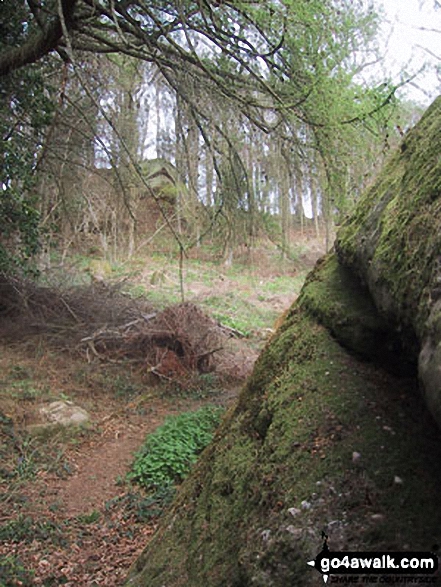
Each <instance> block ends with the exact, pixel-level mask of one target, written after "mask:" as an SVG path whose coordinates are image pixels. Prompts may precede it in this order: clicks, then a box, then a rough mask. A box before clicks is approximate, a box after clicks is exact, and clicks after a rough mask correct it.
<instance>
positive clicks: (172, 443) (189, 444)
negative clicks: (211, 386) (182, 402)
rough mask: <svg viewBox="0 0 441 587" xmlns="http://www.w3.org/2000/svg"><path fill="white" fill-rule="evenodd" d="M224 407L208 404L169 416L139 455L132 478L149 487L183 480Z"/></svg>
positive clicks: (144, 445) (211, 434)
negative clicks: (192, 410)
mask: <svg viewBox="0 0 441 587" xmlns="http://www.w3.org/2000/svg"><path fill="white" fill-rule="evenodd" d="M223 411H224V410H223V408H216V407H213V406H206V407H203V408H200V409H199V410H197V411H195V412H185V413H183V414H179V415H178V416H170V417H168V418H167V419H166V420H165V422H164V424H163V425H162V426H160V427H159V428H158V429H157V430H156V431H155V432H153V434H150V435H149V436H148V437H147V439H146V441H145V442H144V444H143V446H142V447H141V449H140V450H139V452H138V453H137V455H136V458H135V461H134V463H133V465H132V471H131V473H129V478H130V479H132V480H134V481H135V482H136V483H138V484H140V485H142V486H143V487H145V488H147V489H159V488H164V487H167V486H171V485H174V484H176V483H180V482H181V481H182V480H183V479H184V478H185V477H186V476H187V474H188V472H189V471H190V468H191V466H192V464H193V463H195V461H196V460H197V457H198V455H199V453H200V452H201V451H202V450H203V449H204V448H205V447H206V446H207V445H208V444H209V443H210V442H211V440H212V438H213V433H214V430H215V429H216V428H217V426H218V425H219V422H220V419H221V417H222V414H223Z"/></svg>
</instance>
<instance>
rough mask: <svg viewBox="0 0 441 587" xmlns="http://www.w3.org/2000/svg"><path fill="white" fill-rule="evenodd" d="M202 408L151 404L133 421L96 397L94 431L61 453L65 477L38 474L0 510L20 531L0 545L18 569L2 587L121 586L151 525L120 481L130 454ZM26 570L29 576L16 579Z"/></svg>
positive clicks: (224, 398) (132, 411)
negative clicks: (170, 421)
mask: <svg viewBox="0 0 441 587" xmlns="http://www.w3.org/2000/svg"><path fill="white" fill-rule="evenodd" d="M236 394H237V390H226V391H225V392H223V393H221V394H220V395H219V396H217V397H216V402H217V403H220V404H224V405H225V404H226V405H228V404H229V403H231V402H232V401H234V399H235V396H236ZM207 401H208V400H201V399H176V401H174V402H173V401H170V399H161V398H152V399H150V400H149V401H148V403H147V404H146V405H145V406H144V407H143V410H141V411H144V412H145V413H144V414H139V413H137V408H139V406H134V405H131V404H130V403H129V404H127V405H125V406H124V409H119V410H117V411H115V410H110V409H109V407H110V406H109V405H106V398H105V397H99V396H98V397H96V398H95V404H96V415H95V418H94V428H95V431H94V432H93V433H92V434H91V435H88V436H86V438H85V439H84V440H83V441H82V442H80V443H79V444H78V445H74V446H72V447H71V448H67V449H66V452H65V454H64V461H65V468H66V469H67V471H68V474H66V475H65V476H64V477H63V478H61V477H60V474H59V472H58V473H57V472H54V471H45V470H42V471H39V472H38V473H37V475H36V476H35V477H34V478H33V479H32V480H31V481H30V482H29V483H26V484H23V486H22V487H21V490H20V494H19V495H18V498H19V499H18V502H21V503H17V505H16V507H15V508H14V507H13V506H12V504H11V510H10V512H8V511H7V510H6V508H5V509H4V510H3V511H0V516H1V517H2V520H5V519H6V520H7V519H10V520H11V522H12V523H14V520H16V521H18V524H20V526H21V530H20V529H19V528H17V529H15V530H14V533H13V534H11V540H10V541H8V540H5V541H3V543H0V563H1V561H2V557H3V560H9V561H14V564H15V565H16V566H15V567H14V568H13V569H11V570H10V575H9V577H8V578H6V579H5V577H4V575H2V572H3V571H2V569H1V566H0V585H1V586H2V587H5V586H6V587H9V586H11V587H12V586H13V585H14V586H17V585H24V586H27V585H29V586H30V585H67V586H68V587H90V586H91V585H105V586H110V587H116V586H118V585H122V584H123V582H124V578H125V576H126V574H127V571H128V568H129V566H130V565H131V564H132V563H133V562H134V560H135V559H136V558H137V556H138V555H139V554H140V552H141V551H142V550H143V549H144V547H145V545H146V544H147V542H148V540H149V538H150V536H151V535H152V534H153V533H154V531H155V528H156V520H157V517H156V516H152V517H151V519H150V518H149V514H148V513H147V515H146V511H147V510H146V511H144V510H143V507H144V506H143V496H142V493H140V492H138V491H137V489H136V488H130V487H129V486H127V484H126V483H125V481H124V479H125V476H126V474H127V472H128V471H129V469H130V465H131V463H132V461H133V457H134V453H135V452H136V450H137V449H138V448H139V447H140V446H141V445H142V443H143V441H144V439H145V437H146V435H147V434H148V433H151V432H153V431H154V430H155V429H156V428H157V427H158V426H159V425H160V424H162V423H163V421H164V420H165V418H166V417H167V415H170V414H175V413H178V412H182V411H186V410H190V409H196V408H197V407H199V406H200V405H201V404H202V403H206V402H207ZM111 407H112V408H114V407H115V406H111ZM120 408H121V407H120ZM0 488H1V486H0ZM18 512H20V513H18ZM17 514H18V517H17ZM14 528H15V526H14ZM20 532H21V534H22V539H21V540H20V539H17V534H18V533H20ZM25 568H26V569H32V572H28V573H25V572H24V571H23V574H22V575H21V569H25Z"/></svg>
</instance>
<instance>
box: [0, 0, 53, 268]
mask: <svg viewBox="0 0 441 587" xmlns="http://www.w3.org/2000/svg"><path fill="white" fill-rule="evenodd" d="M1 10H2V17H3V18H2V23H1V25H0V52H1V50H2V49H3V48H5V47H10V46H14V45H19V44H20V42H21V41H22V40H23V38H24V37H25V36H26V33H27V32H28V31H29V28H30V27H32V24H31V23H28V26H25V25H24V20H25V18H26V14H25V12H24V3H18V4H17V3H16V2H2V4H1ZM49 70H50V67H49V66H48V65H47V63H45V64H40V65H38V66H28V67H25V68H22V69H20V70H18V71H15V72H13V73H11V74H9V75H8V76H4V77H2V78H1V80H0V235H1V237H0V271H8V270H9V271H11V270H13V269H14V268H16V267H17V265H20V264H23V262H25V261H26V260H28V259H29V258H30V257H31V256H32V255H33V254H34V253H35V252H36V251H37V249H38V233H39V214H38V201H37V200H36V198H35V196H34V195H33V194H32V188H33V187H34V185H35V174H34V171H35V165H36V162H37V160H38V154H39V151H40V150H41V147H42V141H43V136H44V130H45V129H46V127H47V125H48V124H49V123H50V121H51V118H52V115H53V111H54V103H53V96H52V90H51V88H50V87H49V85H48V83H47V77H48V74H49V73H50V71H49Z"/></svg>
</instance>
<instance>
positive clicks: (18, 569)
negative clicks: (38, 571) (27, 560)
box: [0, 556, 34, 587]
mask: <svg viewBox="0 0 441 587" xmlns="http://www.w3.org/2000/svg"><path fill="white" fill-rule="evenodd" d="M33 576H34V572H33V571H30V570H29V569H27V568H26V567H25V566H24V564H23V562H22V561H21V560H20V558H19V557H16V556H1V557H0V586H1V587H12V586H14V587H15V585H21V586H22V587H31V586H32V585H34V579H33Z"/></svg>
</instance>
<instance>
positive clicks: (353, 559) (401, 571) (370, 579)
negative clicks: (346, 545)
mask: <svg viewBox="0 0 441 587" xmlns="http://www.w3.org/2000/svg"><path fill="white" fill-rule="evenodd" d="M322 538H323V539H324V542H323V548H322V550H321V551H320V552H319V554H318V555H317V556H316V557H315V559H314V560H312V561H309V562H308V565H309V566H311V567H314V568H315V569H316V570H317V571H318V572H319V573H321V574H322V576H323V581H324V582H325V583H327V582H328V580H329V578H330V577H331V576H333V575H339V576H344V575H347V576H348V577H347V580H345V579H342V580H341V581H338V582H342V583H343V582H347V583H349V582H350V583H358V582H359V581H358V579H359V578H360V579H361V577H360V576H363V579H362V580H360V583H384V584H390V583H407V584H424V583H432V584H435V583H437V581H438V577H439V576H438V574H437V571H438V557H437V556H436V555H435V554H432V553H429V552H332V551H331V550H329V547H328V537H327V536H326V534H325V533H324V532H322ZM416 575H418V577H416ZM349 576H351V578H349ZM392 576H395V578H393V577H392ZM332 582H334V581H332ZM335 582H337V581H335Z"/></svg>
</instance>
